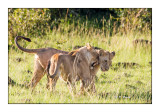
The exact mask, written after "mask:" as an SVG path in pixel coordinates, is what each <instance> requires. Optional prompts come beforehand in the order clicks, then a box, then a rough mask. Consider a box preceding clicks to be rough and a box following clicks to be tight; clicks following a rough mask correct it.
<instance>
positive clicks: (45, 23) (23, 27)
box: [8, 8, 51, 45]
mask: <svg viewBox="0 0 160 112" xmlns="http://www.w3.org/2000/svg"><path fill="white" fill-rule="evenodd" d="M8 10H9V11H8V15H9V19H8V30H9V31H8V33H9V45H11V44H13V43H14V38H15V37H16V36H18V35H21V36H26V37H41V36H42V35H44V34H46V32H48V31H49V30H50V25H49V22H50V19H51V17H50V10H49V9H26V8H22V9H21V8H19V9H13V8H12V9H8Z"/></svg>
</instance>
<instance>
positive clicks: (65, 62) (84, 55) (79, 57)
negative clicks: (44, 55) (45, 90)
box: [47, 45, 99, 93]
mask: <svg viewBox="0 0 160 112" xmlns="http://www.w3.org/2000/svg"><path fill="white" fill-rule="evenodd" d="M98 58H99V55H98V53H97V52H96V51H95V50H94V49H93V48H92V47H91V46H90V45H87V46H85V47H82V48H80V49H78V50H76V51H72V52H70V53H69V54H62V53H57V54H55V55H53V56H52V57H51V59H50V61H49V65H48V68H47V71H48V74H49V76H50V77H51V78H52V79H51V80H52V81H50V90H51V91H52V88H55V85H56V82H57V79H58V78H59V76H61V78H62V79H63V80H64V81H65V82H67V84H69V85H70V87H71V90H72V89H73V92H74V93H75V81H76V79H77V77H80V79H81V82H82V84H81V88H84V87H85V88H87V87H88V86H89V85H90V83H91V79H92V78H91V74H90V67H91V66H95V65H97V64H98V61H99V60H98ZM71 92H72V91H71Z"/></svg>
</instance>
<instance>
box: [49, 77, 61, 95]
mask: <svg viewBox="0 0 160 112" xmlns="http://www.w3.org/2000/svg"><path fill="white" fill-rule="evenodd" d="M58 78H59V76H58V77H54V79H52V78H49V86H50V92H52V91H53V92H54V91H55V87H56V83H57V80H58Z"/></svg>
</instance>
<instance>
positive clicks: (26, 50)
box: [15, 36, 40, 53]
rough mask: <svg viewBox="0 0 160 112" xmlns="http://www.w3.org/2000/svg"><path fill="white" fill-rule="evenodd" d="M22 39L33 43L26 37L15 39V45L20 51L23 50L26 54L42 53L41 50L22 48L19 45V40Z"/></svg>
mask: <svg viewBox="0 0 160 112" xmlns="http://www.w3.org/2000/svg"><path fill="white" fill-rule="evenodd" d="M20 38H22V39H24V40H26V41H28V42H31V39H29V38H26V37H23V36H17V37H15V44H16V45H17V47H18V48H19V49H20V50H22V51H24V52H28V53H37V52H39V51H40V49H26V48H23V47H21V46H20V45H19V44H18V42H17V41H18V39H20Z"/></svg>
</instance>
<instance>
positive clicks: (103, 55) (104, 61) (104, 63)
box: [99, 50, 115, 71]
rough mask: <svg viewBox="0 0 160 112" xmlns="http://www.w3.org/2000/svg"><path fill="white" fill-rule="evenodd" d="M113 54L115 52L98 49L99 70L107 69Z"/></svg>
mask: <svg viewBox="0 0 160 112" xmlns="http://www.w3.org/2000/svg"><path fill="white" fill-rule="evenodd" d="M114 56H115V52H114V51H113V52H111V53H110V52H108V51H104V50H100V51H99V62H100V67H101V71H108V70H109V66H111V64H112V59H113V57H114Z"/></svg>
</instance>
